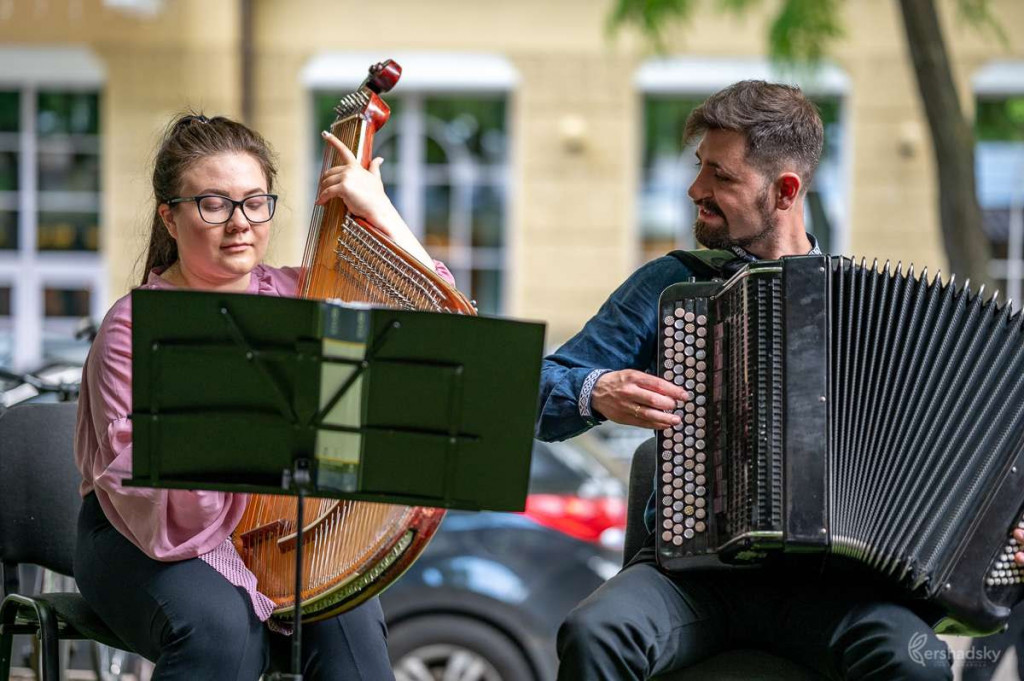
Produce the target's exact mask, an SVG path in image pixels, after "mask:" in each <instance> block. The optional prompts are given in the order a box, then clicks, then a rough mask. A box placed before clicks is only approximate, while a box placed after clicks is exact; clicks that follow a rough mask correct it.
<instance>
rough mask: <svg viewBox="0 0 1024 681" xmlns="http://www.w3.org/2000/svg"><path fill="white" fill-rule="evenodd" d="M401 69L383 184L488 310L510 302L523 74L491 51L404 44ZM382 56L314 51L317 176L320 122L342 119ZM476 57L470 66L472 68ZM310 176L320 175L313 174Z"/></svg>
mask: <svg viewBox="0 0 1024 681" xmlns="http://www.w3.org/2000/svg"><path fill="white" fill-rule="evenodd" d="M394 58H395V61H396V62H398V63H399V64H401V65H402V67H403V76H402V80H401V81H399V83H398V86H397V87H396V88H395V90H394V91H393V92H390V93H388V94H387V95H385V97H384V99H385V100H386V101H387V103H388V105H389V106H390V107H391V119H390V120H389V121H388V124H387V125H386V126H384V128H382V129H381V131H380V132H378V133H377V136H376V139H375V141H374V155H375V156H381V157H383V158H384V166H383V168H382V171H381V172H382V175H383V178H384V184H385V189H386V190H387V192H388V195H389V196H390V197H391V200H392V201H393V202H394V203H395V206H396V207H397V208H398V210H399V212H401V214H402V217H403V218H405V221H406V222H407V223H408V225H409V227H410V229H412V231H413V233H415V234H416V235H417V236H418V237H419V238H420V239H421V240H422V241H423V244H424V246H425V247H426V249H427V251H428V252H429V253H430V254H431V256H433V257H435V258H437V259H438V260H442V261H444V263H445V264H446V265H447V266H448V268H449V269H450V270H451V271H452V274H453V275H455V280H456V282H457V283H458V286H459V288H460V290H462V291H463V292H465V293H466V294H467V295H468V296H469V297H470V298H471V299H473V300H475V301H476V304H477V306H478V309H479V311H480V313H481V314H499V313H501V312H502V311H503V310H504V305H505V274H506V261H507V254H508V234H507V231H508V229H507V224H508V220H507V214H508V201H509V196H508V194H509V168H508V139H507V131H508V124H507V108H508V106H507V104H508V92H509V90H511V89H512V87H514V85H515V83H516V80H517V75H516V73H515V71H514V70H513V69H512V67H511V65H510V64H509V63H508V62H507V61H506V60H504V58H502V57H500V56H496V55H487V54H482V55H481V54H474V55H464V54H445V53H431V54H420V53H412V54H396V55H395V57H394ZM374 61H376V58H375V57H373V56H371V55H362V54H353V53H344V54H327V55H322V56H320V57H317V58H314V59H313V60H312V61H311V62H310V64H309V65H307V68H306V69H305V71H304V75H303V77H304V80H305V81H306V83H307V84H308V85H309V86H310V88H311V90H312V92H313V112H314V116H315V121H314V124H315V126H316V127H315V128H314V133H315V135H316V137H315V143H314V144H313V158H312V162H313V166H314V171H313V173H314V176H315V175H316V174H317V173H319V172H320V163H321V157H320V153H321V150H322V142H321V140H320V137H319V131H320V130H323V129H326V128H327V127H328V126H329V125H330V123H331V122H333V120H334V113H333V111H332V109H333V107H334V105H335V104H336V103H337V101H338V99H339V98H340V97H341V96H343V95H347V94H349V93H351V92H352V91H353V90H354V89H355V87H356V86H357V85H358V81H356V82H351V83H349V82H344V81H339V80H337V74H346V75H347V76H348V77H350V78H351V77H353V76H362V75H364V74H365V73H366V69H367V67H368V66H369V65H370V64H372V63H373V62H374ZM470 63H471V64H472V69H468V68H466V65H467V64H470ZM311 186H312V183H311Z"/></svg>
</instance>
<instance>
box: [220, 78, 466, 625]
mask: <svg viewBox="0 0 1024 681" xmlns="http://www.w3.org/2000/svg"><path fill="white" fill-rule="evenodd" d="M400 75H401V68H400V67H399V66H398V65H397V64H395V63H394V62H393V61H386V62H382V63H380V64H376V65H374V66H373V67H372V68H371V69H370V73H369V76H368V77H367V79H366V81H364V83H363V84H362V86H360V88H359V89H358V90H356V92H354V93H352V94H350V95H348V96H346V97H344V98H343V99H342V100H341V101H340V102H339V104H338V106H337V107H335V111H336V113H337V114H338V116H337V118H336V120H335V122H334V123H333V124H332V126H331V133H333V134H334V135H335V136H336V137H338V138H339V139H340V140H341V141H342V142H344V143H345V144H346V145H347V146H348V147H349V149H351V150H352V151H353V153H354V154H355V155H356V158H358V159H359V161H360V162H361V163H362V164H363V166H364V167H368V166H369V163H370V160H371V159H372V154H373V138H374V135H375V133H376V132H377V131H378V130H379V129H380V128H381V127H382V126H383V125H384V124H385V123H386V122H387V120H388V117H389V115H390V109H389V108H388V106H387V104H385V103H384V102H383V100H381V98H380V94H381V93H384V92H387V91H388V90H390V89H391V88H392V87H393V86H394V84H395V83H396V82H397V81H398V78H399V76H400ZM338 163H339V159H338V155H337V152H336V151H335V150H334V149H333V147H331V146H330V145H326V149H325V151H324V161H323V169H324V170H326V169H327V168H330V167H332V166H335V165H338ZM303 274H304V276H303V278H302V281H301V283H300V288H299V294H300V295H301V296H302V297H304V298H314V299H340V300H343V301H345V302H366V303H370V304H373V305H377V306H381V307H392V308H401V309H419V310H431V311H438V312H442V311H443V312H455V313H460V314H475V309H474V307H473V305H472V304H471V303H470V302H469V301H468V300H467V299H466V298H465V296H463V295H462V294H461V293H460V292H459V291H458V290H457V289H455V288H454V287H453V286H451V285H450V284H448V283H447V282H446V281H445V280H444V279H442V278H441V277H440V276H438V275H437V273H435V272H434V271H433V270H432V269H430V268H428V267H426V266H425V265H423V264H422V263H420V262H419V261H417V260H416V259H415V258H414V257H413V256H411V255H409V254H408V253H406V252H405V251H404V250H403V249H401V248H400V247H399V246H397V245H396V244H394V243H393V242H392V241H391V240H390V239H389V238H388V237H387V235H385V234H384V233H383V232H382V231H380V230H378V229H377V228H375V227H374V226H373V225H371V224H368V223H367V222H365V221H363V220H361V219H358V218H355V217H353V216H351V215H349V214H348V212H347V210H346V208H345V205H344V203H343V202H342V201H340V200H334V201H331V202H330V203H328V204H327V205H326V206H317V207H316V208H315V209H314V212H313V218H312V222H311V225H310V230H309V235H308V238H307V243H306V250H305V256H304V257H303ZM304 504H305V505H304V507H303V516H304V519H305V523H306V524H305V527H304V530H303V570H302V576H303V582H302V583H303V588H302V594H301V607H302V618H303V621H316V620H319V619H324V618H327V617H331V616H333V615H336V614H338V613H340V612H343V611H345V610H348V609H350V608H352V607H355V606H356V605H358V604H360V603H362V602H364V601H365V600H367V599H369V598H371V597H373V596H375V595H376V594H378V593H380V592H381V591H382V590H383V589H384V588H386V587H387V586H388V585H389V584H391V583H392V582H393V581H394V580H395V579H397V578H398V577H399V576H400V575H401V574H402V573H403V572H404V571H405V570H406V569H407V568H408V567H409V565H411V564H412V562H413V561H414V560H415V559H416V558H417V557H418V556H419V554H420V553H421V552H422V551H423V549H424V548H425V547H426V545H427V542H428V541H429V540H430V538H431V537H432V536H433V534H434V532H435V531H436V530H437V528H438V526H439V525H440V523H441V520H442V518H443V517H444V510H443V509H437V508H423V507H409V506H398V505H392V504H377V503H371V502H362V501H338V500H330V499H308V500H306V501H305V502H304ZM295 510H296V509H295V501H294V499H293V498H291V497H287V496H267V495H256V496H253V497H252V498H251V500H250V502H249V505H248V507H247V509H246V512H245V515H244V517H243V518H242V520H241V522H240V523H239V525H238V528H237V529H236V530H235V532H234V534H233V535H232V539H233V541H234V543H235V546H236V548H238V551H239V553H240V555H241V556H242V559H243V561H245V564H246V565H247V566H248V567H249V569H250V570H252V572H253V573H254V574H255V575H256V578H257V582H258V585H259V590H260V592H261V593H263V594H265V595H267V596H268V597H270V598H271V599H272V600H273V601H274V602H275V603H276V604H277V605H278V608H277V609H276V610H275V611H274V615H275V616H277V617H281V618H286V619H291V618H294V616H295V613H294V607H293V594H294V583H295V579H294V576H295V567H294V565H295V544H296V541H295V529H296V528H295Z"/></svg>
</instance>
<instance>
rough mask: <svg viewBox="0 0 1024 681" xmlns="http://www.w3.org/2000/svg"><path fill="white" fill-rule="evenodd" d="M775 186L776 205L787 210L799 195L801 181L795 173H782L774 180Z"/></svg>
mask: <svg viewBox="0 0 1024 681" xmlns="http://www.w3.org/2000/svg"><path fill="white" fill-rule="evenodd" d="M775 186H776V187H777V189H776V192H777V194H776V206H777V207H778V208H779V210H789V209H790V208H792V207H793V205H794V204H795V203H796V201H797V197H798V196H800V188H801V187H802V186H803V183H802V182H801V181H800V176H799V175H797V174H796V173H783V174H782V175H780V176H779V179H778V180H776V181H775Z"/></svg>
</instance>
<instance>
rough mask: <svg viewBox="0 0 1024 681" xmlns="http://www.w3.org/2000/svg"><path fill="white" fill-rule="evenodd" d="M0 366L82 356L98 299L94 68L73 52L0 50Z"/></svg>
mask: <svg viewBox="0 0 1024 681" xmlns="http://www.w3.org/2000/svg"><path fill="white" fill-rule="evenodd" d="M0 60H2V61H3V62H4V63H5V64H8V65H9V66H10V68H7V69H5V71H4V73H3V74H0V295H2V305H0V366H5V367H14V368H16V369H19V370H25V369H35V368H38V367H39V366H40V365H41V364H44V363H50V362H56V361H70V362H79V361H82V360H83V359H84V357H85V353H86V351H87V349H88V348H87V345H86V344H85V343H84V342H80V341H76V340H75V339H74V329H75V327H76V326H77V323H78V320H79V319H80V318H81V317H90V316H91V317H95V316H98V315H99V313H100V312H102V310H103V308H104V306H105V303H106V296H105V293H106V291H105V280H104V270H103V263H102V260H101V256H100V253H99V246H100V224H101V217H102V216H101V209H100V206H101V192H102V186H101V163H102V157H101V144H100V140H101V136H100V130H101V122H100V111H101V97H100V88H101V85H102V81H103V71H102V67H101V66H100V65H99V63H98V62H97V60H96V59H95V58H94V57H93V56H92V54H91V53H89V52H88V51H87V50H83V49H79V48H52V49H50V48H41V49H35V48H0Z"/></svg>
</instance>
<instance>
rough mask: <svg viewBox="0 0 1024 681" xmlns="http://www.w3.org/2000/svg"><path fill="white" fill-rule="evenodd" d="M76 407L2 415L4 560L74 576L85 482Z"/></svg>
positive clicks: (0, 540)
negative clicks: (80, 490) (76, 446)
mask: <svg viewBox="0 0 1024 681" xmlns="http://www.w3.org/2000/svg"><path fill="white" fill-rule="evenodd" d="M77 411H78V405H77V404H76V403H74V402H55V403H39V404H24V405H19V406H17V407H14V408H12V409H9V410H8V411H6V412H5V413H4V414H3V415H2V416H0V559H2V560H3V562H4V563H7V564H11V563H32V564H35V565H41V566H42V567H45V568H46V569H48V570H52V571H54V572H59V573H61V574H64V575H70V574H71V569H72V568H71V566H72V562H73V559H74V555H75V537H76V534H77V526H78V511H79V508H80V506H81V504H82V499H81V497H80V496H79V493H78V487H79V485H80V484H81V481H82V478H81V475H80V474H79V472H78V468H77V467H76V466H75V456H74V437H75V420H76V413H77Z"/></svg>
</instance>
